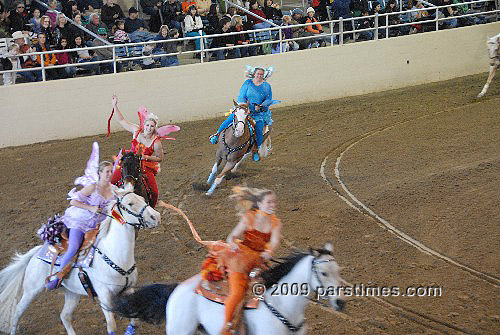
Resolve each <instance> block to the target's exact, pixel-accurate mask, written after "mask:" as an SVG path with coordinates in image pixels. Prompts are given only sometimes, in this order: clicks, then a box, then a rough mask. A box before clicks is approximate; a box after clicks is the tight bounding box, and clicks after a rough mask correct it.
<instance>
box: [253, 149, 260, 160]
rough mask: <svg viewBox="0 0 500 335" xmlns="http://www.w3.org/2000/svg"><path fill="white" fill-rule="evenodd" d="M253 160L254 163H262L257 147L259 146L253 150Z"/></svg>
mask: <svg viewBox="0 0 500 335" xmlns="http://www.w3.org/2000/svg"><path fill="white" fill-rule="evenodd" d="M252 159H253V160H254V162H258V161H260V155H259V147H257V146H256V147H255V149H254V150H253V154H252Z"/></svg>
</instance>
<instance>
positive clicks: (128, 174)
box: [121, 152, 141, 182]
mask: <svg viewBox="0 0 500 335" xmlns="http://www.w3.org/2000/svg"><path fill="white" fill-rule="evenodd" d="M121 167H122V179H123V181H124V182H125V180H127V179H129V180H130V179H132V180H134V181H135V182H136V181H137V179H138V178H139V172H140V171H141V160H140V157H139V156H138V155H136V154H134V153H133V152H127V153H126V154H125V155H123V157H122V159H121Z"/></svg>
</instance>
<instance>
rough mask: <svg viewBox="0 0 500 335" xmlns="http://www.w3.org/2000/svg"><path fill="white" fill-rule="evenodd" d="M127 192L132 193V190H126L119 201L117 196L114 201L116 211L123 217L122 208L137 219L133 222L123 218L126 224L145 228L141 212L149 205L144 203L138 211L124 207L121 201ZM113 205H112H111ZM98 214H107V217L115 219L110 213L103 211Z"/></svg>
mask: <svg viewBox="0 0 500 335" xmlns="http://www.w3.org/2000/svg"><path fill="white" fill-rule="evenodd" d="M129 194H134V192H128V193H125V195H123V197H122V198H121V199H122V200H121V201H120V198H118V200H117V201H116V204H115V206H116V207H117V208H118V212H119V213H120V215H121V216H122V217H123V212H122V210H124V211H125V212H127V213H128V214H130V215H132V216H133V217H136V218H137V220H138V221H139V222H138V223H134V222H128V221H125V220H123V222H124V223H126V224H128V225H131V226H132V227H134V228H139V229H140V228H146V224H145V223H144V217H143V214H144V211H145V210H146V208H147V207H150V206H149V205H148V204H147V203H146V205H144V207H142V209H141V210H140V212H139V213H134V212H132V211H131V210H130V209H128V208H127V207H125V206H124V205H123V204H122V202H123V198H125V197H126V196H127V195H129ZM113 207H114V206H113ZM99 214H100V215H104V216H107V217H108V218H111V219H114V220H116V218H115V217H114V216H112V215H109V214H105V213H99Z"/></svg>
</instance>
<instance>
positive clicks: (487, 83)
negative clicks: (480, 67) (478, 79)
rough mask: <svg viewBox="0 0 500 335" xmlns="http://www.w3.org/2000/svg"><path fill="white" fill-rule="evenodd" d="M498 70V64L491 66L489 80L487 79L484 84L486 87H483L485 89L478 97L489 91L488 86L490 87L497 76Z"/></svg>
mask: <svg viewBox="0 0 500 335" xmlns="http://www.w3.org/2000/svg"><path fill="white" fill-rule="evenodd" d="M496 72H497V66H496V65H493V66H490V74H489V75H488V80H486V84H484V87H483V90H482V91H481V93H479V94H478V95H477V97H478V98H481V97H483V96H484V95H485V94H486V92H487V91H488V88H489V87H490V83H491V81H492V80H493V77H495V73H496Z"/></svg>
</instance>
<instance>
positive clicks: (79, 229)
mask: <svg viewBox="0 0 500 335" xmlns="http://www.w3.org/2000/svg"><path fill="white" fill-rule="evenodd" d="M112 168H113V164H112V163H111V162H107V161H102V162H101V163H99V145H98V144H97V143H96V142H94V143H93V145H92V153H91V155H90V159H89V160H88V162H87V167H86V169H85V174H84V175H83V176H81V177H78V178H76V179H75V185H81V186H83V188H82V189H81V190H79V191H77V190H76V187H75V188H73V189H72V190H71V191H69V193H68V200H70V205H71V206H70V207H68V208H67V209H66V211H65V212H64V216H63V218H62V220H63V222H64V224H65V225H66V227H67V228H68V229H69V234H68V235H69V238H68V250H67V251H66V253H65V254H64V256H63V257H62V259H61V266H60V271H59V272H58V273H56V274H55V275H56V278H55V279H53V280H51V281H49V282H48V283H47V284H46V287H47V289H48V290H54V289H56V288H58V287H59V286H60V285H61V282H62V280H63V278H64V276H65V275H66V274H68V273H69V271H70V269H64V268H65V267H66V266H72V263H70V262H71V260H72V259H73V257H75V255H76V253H77V252H78V250H79V249H80V246H81V245H82V242H83V238H84V235H85V233H86V232H88V231H90V230H92V229H94V228H96V226H97V225H98V224H99V223H100V222H101V221H103V220H104V219H105V218H106V216H105V215H103V214H102V212H103V210H104V209H105V208H106V207H107V206H108V205H109V203H110V202H111V201H113V200H114V195H113V192H112V185H111V183H110V180H111V175H112Z"/></svg>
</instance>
